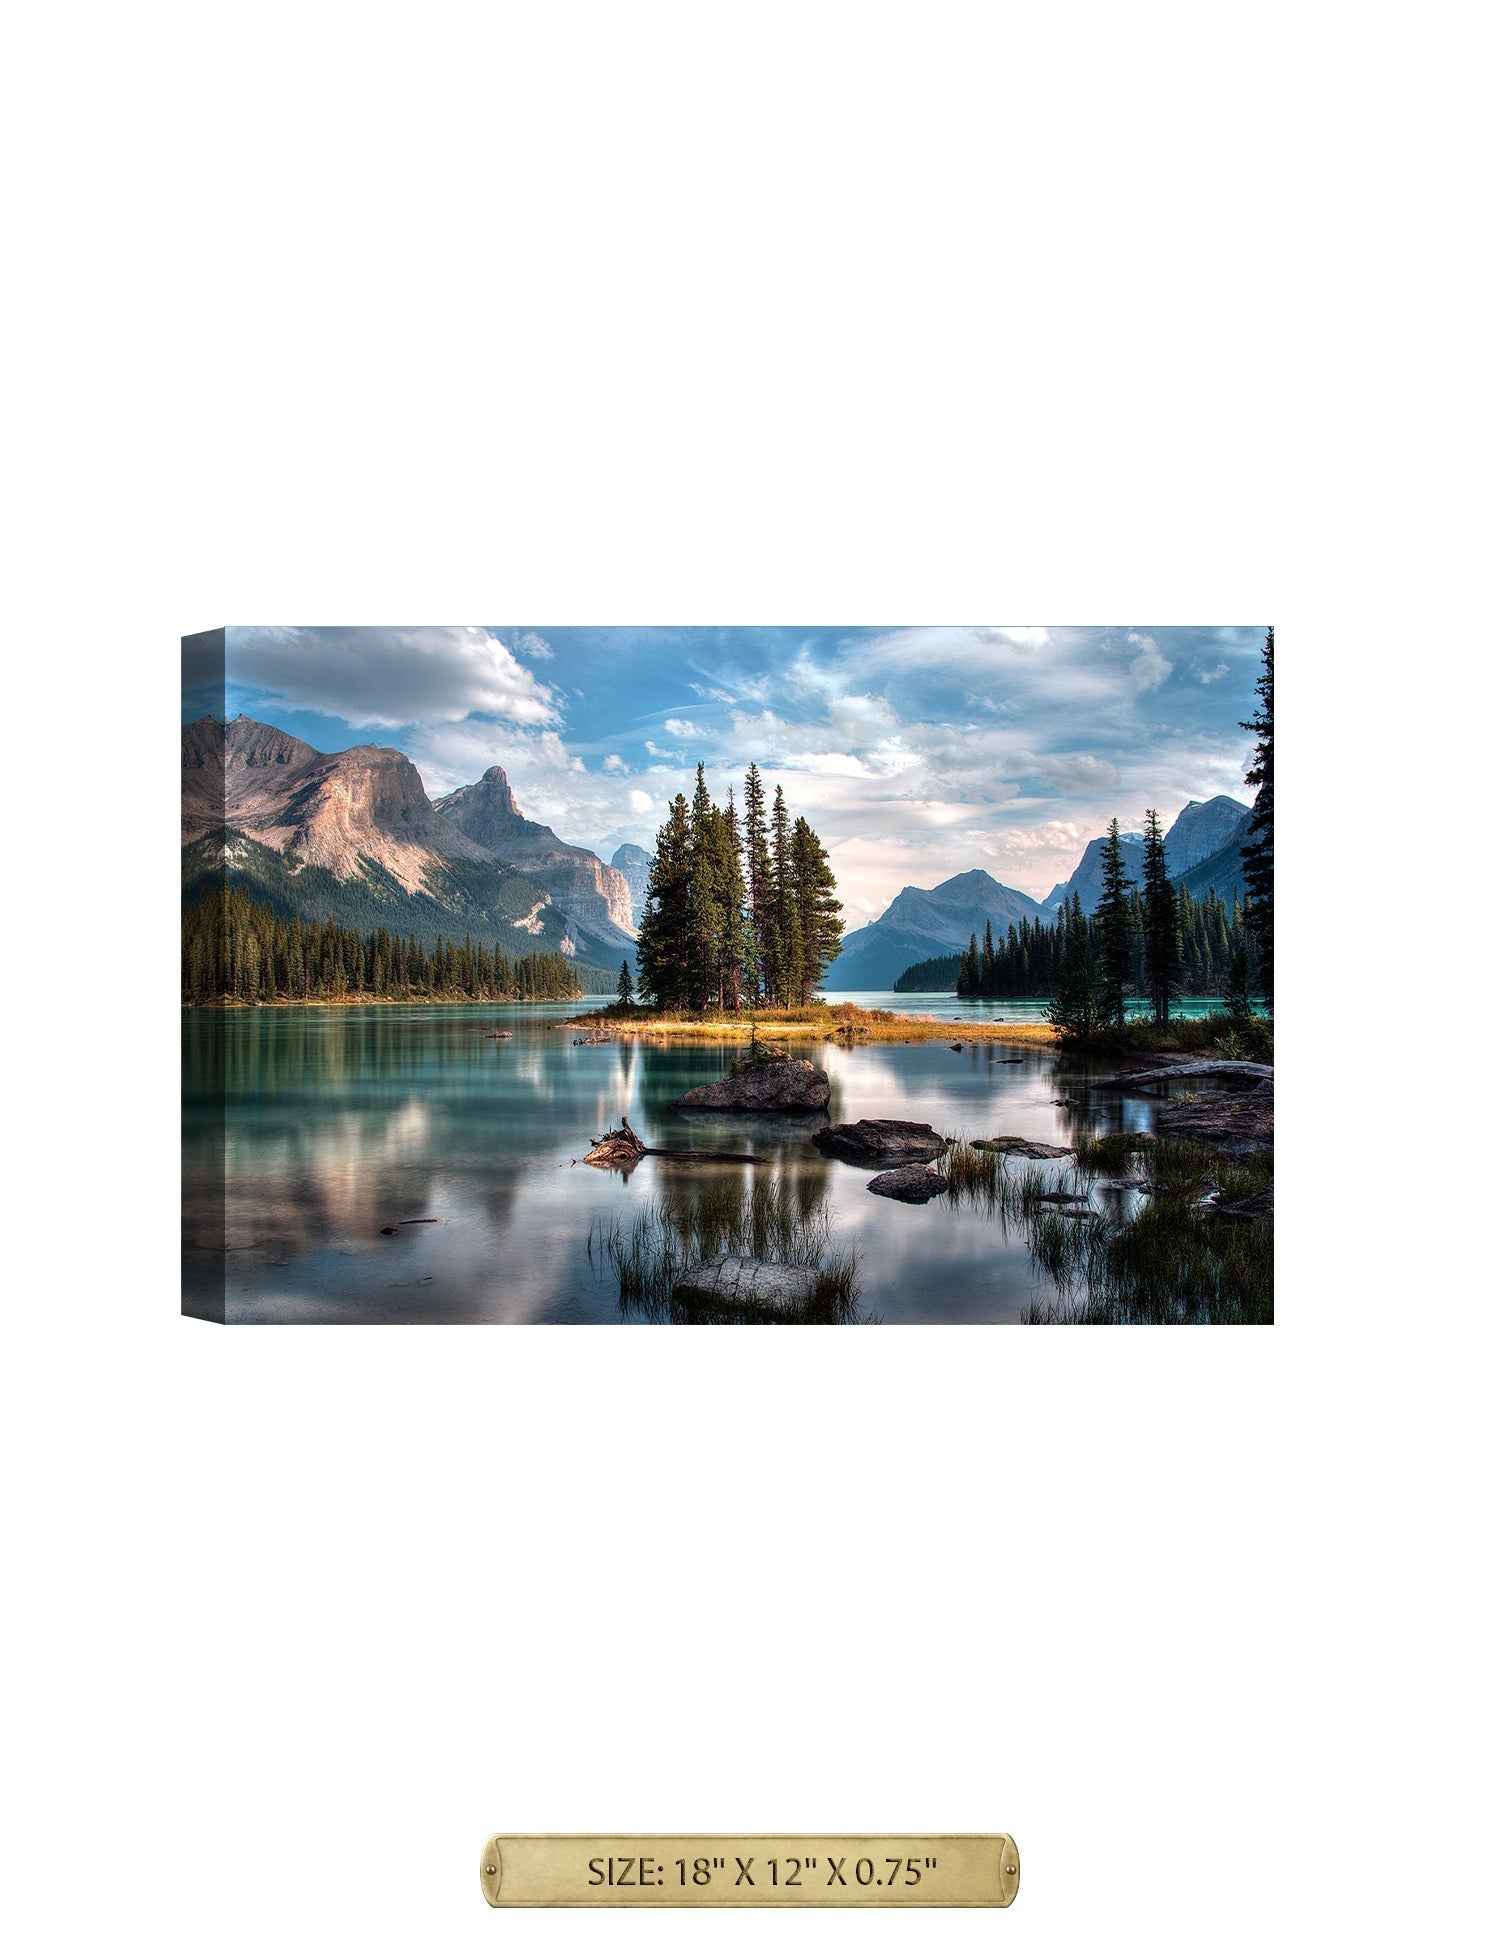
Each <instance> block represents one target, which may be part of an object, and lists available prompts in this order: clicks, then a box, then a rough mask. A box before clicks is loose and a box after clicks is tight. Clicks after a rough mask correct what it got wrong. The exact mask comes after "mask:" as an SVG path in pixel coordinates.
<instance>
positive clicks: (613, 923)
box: [435, 765, 635, 956]
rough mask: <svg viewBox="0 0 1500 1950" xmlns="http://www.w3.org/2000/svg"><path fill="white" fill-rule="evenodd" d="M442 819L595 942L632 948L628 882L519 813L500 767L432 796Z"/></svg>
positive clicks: (615, 949)
mask: <svg viewBox="0 0 1500 1950" xmlns="http://www.w3.org/2000/svg"><path fill="white" fill-rule="evenodd" d="M435 805H436V809H437V811H438V812H439V813H441V814H442V816H443V818H444V819H446V820H449V821H451V822H452V824H453V825H455V826H456V827H457V828H458V829H459V831H460V832H461V833H465V834H467V835H468V837H469V838H470V839H471V840H474V841H476V842H477V843H478V844H479V845H480V846H482V847H484V848H485V849H486V850H487V851H488V852H490V853H493V854H494V855H495V856H496V858H497V859H501V860H504V861H506V862H507V863H508V864H509V865H510V866H513V867H519V868H520V870H521V871H522V872H523V873H528V874H530V875H531V877H532V878H533V879H534V880H539V881H540V882H541V883H542V885H543V886H544V887H545V888H546V889H547V891H548V893H549V894H550V895H551V896H552V898H553V900H554V901H555V902H556V904H557V905H558V906H559V907H560V908H561V909H562V911H563V913H564V914H566V915H567V916H568V918H569V920H571V921H574V922H576V923H577V925H578V926H579V927H580V928H582V929H584V930H585V931H586V932H587V933H588V934H589V935H590V936H591V937H592V938H593V940H594V941H595V942H596V943H597V944H601V945H603V946H606V947H608V948H609V950H610V952H611V954H619V955H622V956H629V955H633V954H634V952H635V921H634V918H633V917H632V914H631V903H630V884H629V882H628V881H627V880H626V878H625V876H624V874H622V873H618V872H617V871H616V870H615V869H614V868H613V867H607V866H605V864H604V862H603V861H602V860H601V859H600V858H599V856H598V854H597V853H591V852H590V851H589V849H588V848H587V847H586V846H572V845H570V844H569V843H568V842H567V841H566V840H560V839H559V838H558V837H557V835H556V833H554V832H553V830H552V828H551V827H550V826H543V825H541V824H540V823H539V822H538V821H537V820H534V819H527V818H525V817H524V816H523V814H522V812H521V809H520V807H519V806H518V805H517V804H516V795H515V793H514V792H512V791H511V788H510V781H509V780H508V779H507V778H506V776H505V773H504V770H503V769H502V768H501V767H500V766H498V765H492V766H491V767H490V769H489V770H488V771H487V772H486V773H485V775H484V777H483V778H482V779H480V780H479V781H478V782H477V784H474V785H462V786H460V787H459V788H458V790H457V792H450V793H449V794H448V795H447V796H446V798H442V799H439V800H437V801H435Z"/></svg>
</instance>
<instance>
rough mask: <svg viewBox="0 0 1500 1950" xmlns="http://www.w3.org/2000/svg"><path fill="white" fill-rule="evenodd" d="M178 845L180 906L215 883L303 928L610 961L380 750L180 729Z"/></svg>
mask: <svg viewBox="0 0 1500 1950" xmlns="http://www.w3.org/2000/svg"><path fill="white" fill-rule="evenodd" d="M182 839H183V866H182V871H183V893H184V897H185V898H187V899H191V898H193V897H194V896H195V895H196V894H197V892H198V891H199V890H200V889H201V888H203V887H204V886H207V885H209V884H211V883H213V882H219V883H228V884H230V885H233V886H243V887H244V888H246V890H247V891H250V892H253V893H255V894H257V895H258V896H259V897H260V898H262V899H264V900H268V901H269V902H270V903H271V904H272V905H273V906H274V907H276V908H277V909H278V910H279V911H280V912H282V913H286V914H290V913H293V912H296V913H300V914H301V915H302V917H303V918H304V919H305V920H324V919H327V920H334V921H338V922H340V923H341V924H342V925H344V926H346V927H357V928H359V929H361V930H362V931H368V930H369V929H371V928H380V927H384V928H389V929H390V930H391V931H392V932H393V933H400V934H414V935H416V936H417V938H418V939H419V940H422V941H425V942H428V943H431V942H432V941H434V940H435V939H436V938H437V936H438V935H439V934H445V935H449V936H458V937H459V938H462V936H463V935H464V934H466V933H468V934H473V935H474V936H476V937H478V938H483V939H485V940H486V941H496V940H498V941H501V942H503V943H504V944H505V946H506V948H507V950H508V951H509V952H510V953H512V954H515V953H528V952H531V951H532V950H537V951H547V952H550V953H553V954H559V953H560V954H564V955H569V956H577V957H579V958H581V959H583V960H585V961H589V962H596V963H600V964H602V965H603V966H605V967H608V966H610V964H611V961H612V960H613V959H614V947H615V944H614V942H613V941H608V942H606V941H602V940H600V941H596V940H595V939H593V937H592V936H591V934H590V933H589V931H587V930H585V929H583V928H580V927H579V926H578V924H577V923H576V922H574V921H573V920H571V918H570V917H569V916H568V915H567V914H566V913H565V912H564V911H563V910H562V909H561V908H560V907H559V906H557V905H556V904H555V903H554V902H553V900H552V897H551V895H550V894H549V892H548V890H547V888H546V887H545V886H544V885H543V884H542V883H541V881H539V880H537V879H535V878H533V877H531V876H530V875H528V874H525V873H521V872H518V871H517V870H516V869H515V868H513V867H511V866H509V865H508V864H506V863H503V862H502V861H500V860H499V859H497V858H496V856H495V855H494V854H493V853H491V852H490V851H489V850H488V849H487V848H485V847H484V846H482V845H479V844H478V843H476V842H475V841H474V840H472V839H470V838H469V836H468V835H467V834H466V833H464V832H462V831H460V829H459V828H458V827H457V826H455V825H454V824H452V822H451V821H449V820H447V819H445V818H444V817H443V815H442V814H441V813H439V812H438V811H437V810H436V809H435V808H434V807H433V805H432V802H431V801H430V800H429V799H428V797H427V794H426V792H425V790H424V789H423V786H422V780H421V775H420V774H419V773H418V771H417V768H416V767H415V766H414V765H413V764H412V762H411V760H410V759H409V758H407V757H406V756H405V754H404V753H402V752H398V751H394V750H391V749H389V748H387V747H384V746H376V745H357V746H355V747H354V748H353V749H352V750H350V751H343V752H332V753H325V752H319V751H316V750H315V749H314V748H313V747H312V746H311V745H308V744H305V743H304V742H303V741H302V740H301V739H300V738H293V737H292V736H291V735H290V734H289V733H287V732H284V731H280V730H278V729H277V728H276V727H275V726H274V725H265V724H259V723H257V722H256V720H254V719H253V718H245V717H239V718H235V719H233V720H232V721H231V722H230V723H228V724H220V723H219V722H218V720H217V719H214V718H200V719H199V720H198V722H197V723H196V724H189V725H184V726H183V728H182Z"/></svg>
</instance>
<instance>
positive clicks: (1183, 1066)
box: [1093, 1057, 1276, 1090]
mask: <svg viewBox="0 0 1500 1950" xmlns="http://www.w3.org/2000/svg"><path fill="white" fill-rule="evenodd" d="M1275 1075H1276V1072H1275V1069H1274V1068H1273V1067H1272V1065H1271V1064H1269V1063H1241V1062H1235V1061H1232V1060H1230V1059H1229V1058H1228V1057H1225V1058H1222V1059H1221V1060H1220V1061H1219V1062H1217V1063H1210V1062H1205V1063H1164V1064H1163V1065H1162V1066H1161V1068H1160V1069H1157V1070H1132V1071H1131V1072H1130V1073H1129V1074H1128V1075H1123V1076H1117V1077H1102V1078H1101V1079H1100V1080H1099V1082H1098V1083H1096V1084H1095V1085H1094V1086H1093V1087H1094V1088H1095V1089H1096V1090H1136V1089H1139V1088H1140V1087H1141V1086H1142V1085H1143V1084H1148V1083H1163V1082H1166V1081H1168V1080H1169V1079H1170V1078H1172V1077H1229V1078H1232V1079H1235V1080H1237V1081H1238V1080H1243V1081H1244V1082H1245V1083H1247V1084H1256V1083H1270V1082H1271V1081H1272V1079H1273V1078H1274V1077H1275Z"/></svg>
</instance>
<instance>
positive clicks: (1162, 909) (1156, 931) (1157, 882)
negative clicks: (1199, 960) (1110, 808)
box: [1141, 807, 1182, 1027]
mask: <svg viewBox="0 0 1500 1950" xmlns="http://www.w3.org/2000/svg"><path fill="white" fill-rule="evenodd" d="M1141 879H1142V883H1143V886H1142V907H1143V909H1144V913H1143V917H1142V918H1143V925H1144V933H1145V963H1146V967H1145V987H1146V993H1147V995H1148V996H1149V997H1150V998H1151V1008H1152V1013H1153V1014H1154V1016H1155V1018H1156V1020H1157V1022H1158V1023H1159V1024H1161V1025H1162V1026H1163V1027H1164V1026H1165V1025H1166V1023H1167V1020H1168V1018H1169V1017H1170V1016H1171V1013H1172V998H1173V996H1174V995H1176V994H1178V992H1179V991H1180V990H1181V988H1182V945H1181V941H1180V939H1179V928H1178V912H1177V895H1176V894H1175V892H1174V891H1173V888H1172V883H1171V881H1170V879H1169V878H1168V877H1167V847H1166V841H1165V839H1164V838H1163V836H1162V830H1161V821H1160V820H1159V819H1158V818H1157V816H1156V811H1155V808H1154V807H1153V808H1152V809H1151V810H1149V811H1148V812H1147V814H1146V857H1145V861H1144V864H1143V866H1142V869H1141Z"/></svg>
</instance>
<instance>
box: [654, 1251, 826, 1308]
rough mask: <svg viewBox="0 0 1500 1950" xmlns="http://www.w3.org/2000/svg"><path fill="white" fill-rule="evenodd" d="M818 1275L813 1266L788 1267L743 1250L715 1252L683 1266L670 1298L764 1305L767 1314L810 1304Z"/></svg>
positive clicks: (815, 1290)
mask: <svg viewBox="0 0 1500 1950" xmlns="http://www.w3.org/2000/svg"><path fill="white" fill-rule="evenodd" d="M821 1277H822V1276H821V1275H820V1274H819V1272H818V1269H817V1267H815V1266H788V1265H785V1264H783V1263H782V1262H781V1261H779V1260H769V1259H752V1258H750V1257H749V1255H748V1254H745V1253H716V1254H715V1255H714V1256H713V1258H712V1259H704V1260H699V1262H698V1263H697V1265H695V1266H685V1267H684V1268H683V1270H682V1272H681V1273H680V1274H679V1275H678V1276H677V1280H676V1283H675V1284H674V1286H673V1288H672V1298H673V1299H674V1300H680V1301H683V1302H685V1303H687V1304H688V1305H694V1304H696V1305H699V1306H704V1305H710V1306H715V1307H724V1306H729V1307H764V1308H765V1309H766V1311H767V1312H768V1313H780V1312H783V1311H786V1310H788V1309H793V1308H798V1307H806V1306H810V1305H811V1304H812V1301H813V1299H814V1298H815V1296H816V1294H817V1291H818V1281H819V1279H820V1278H821Z"/></svg>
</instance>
